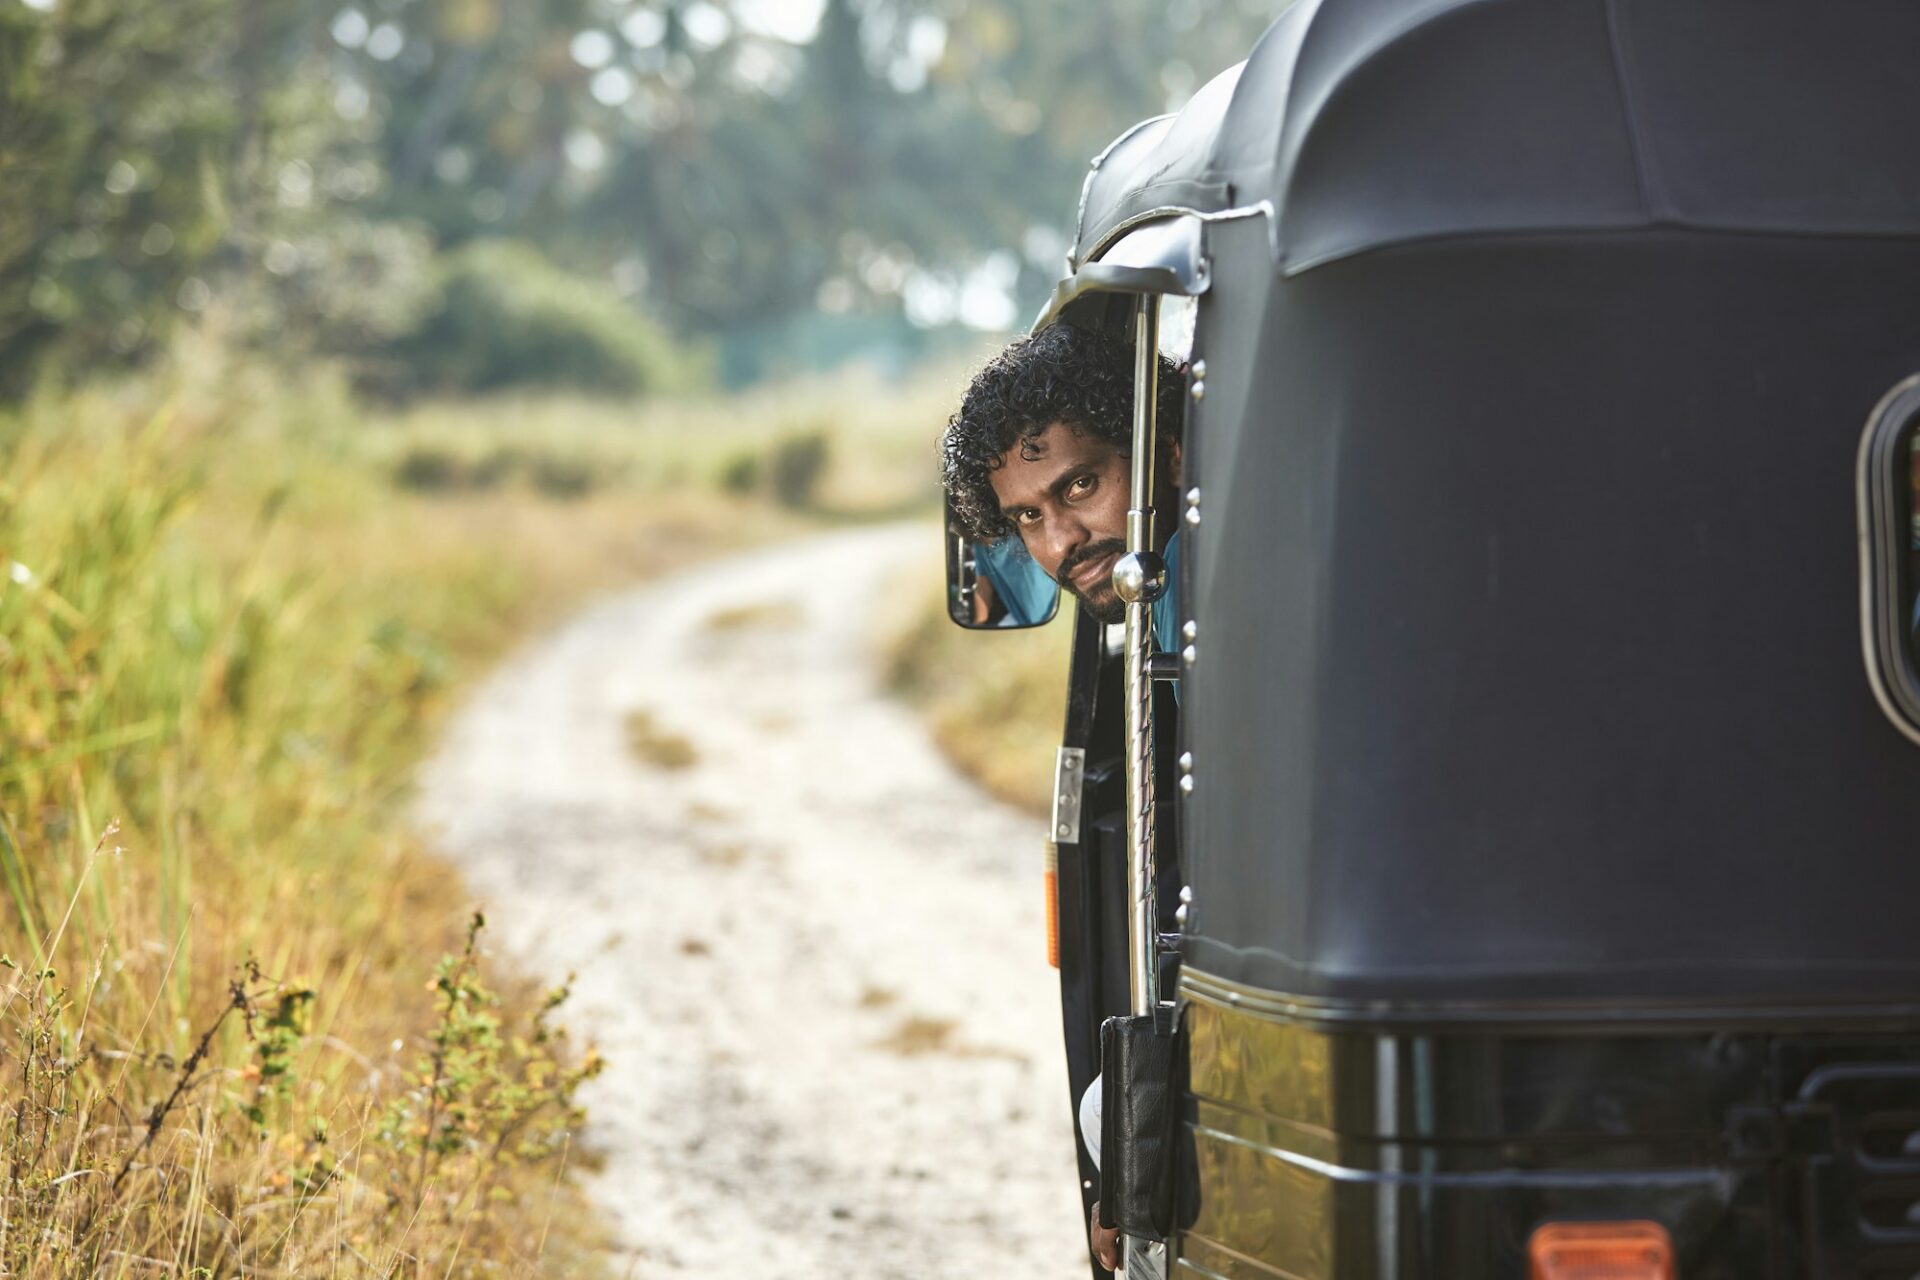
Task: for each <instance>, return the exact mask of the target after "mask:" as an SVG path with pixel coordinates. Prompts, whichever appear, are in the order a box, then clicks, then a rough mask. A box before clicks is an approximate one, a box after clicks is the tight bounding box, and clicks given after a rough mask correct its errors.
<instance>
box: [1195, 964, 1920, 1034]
mask: <svg viewBox="0 0 1920 1280" xmlns="http://www.w3.org/2000/svg"><path fill="white" fill-rule="evenodd" d="M1179 994H1180V995H1181V996H1183V997H1185V998H1187V999H1190V1000H1197V1001H1200V1002H1202V1003H1205V1004H1209V1005H1212V1006H1213V1007H1215V1008H1218V1009H1225V1010H1229V1011H1231V1012H1236V1013H1243V1014H1246V1015H1247V1016H1249V1017H1254V1018H1260V1019H1264V1020H1266V1021H1270V1022H1283V1023H1298V1024H1302V1025H1307V1026H1314V1025H1321V1026H1326V1025H1333V1026H1341V1027H1350V1028H1354V1029H1362V1028H1366V1027H1370V1026H1378V1027H1393V1028H1396V1029H1403V1028H1407V1027H1420V1026H1435V1027H1449V1028H1454V1029H1457V1030H1459V1031H1463V1032H1472V1031H1496V1030H1500V1029H1501V1028H1504V1027H1513V1026H1525V1027H1541V1026H1552V1027H1564V1028H1567V1029H1570V1030H1572V1029H1580V1028H1590V1029H1594V1030H1597V1031H1604V1032H1607V1033H1610V1034H1618V1033H1619V1032H1621V1031H1622V1030H1630V1029H1633V1028H1636V1027H1644V1028H1646V1029H1647V1030H1649V1031H1656V1030H1657V1031H1672V1030H1674V1029H1676V1028H1679V1027H1684V1026H1688V1025H1698V1026H1701V1027H1705V1028H1711V1029H1713V1030H1727V1029H1735V1028H1745V1027H1752V1028H1756V1029H1765V1028H1769V1027H1779V1026H1783V1025H1790V1026H1802V1025H1807V1024H1819V1025H1823V1026H1827V1025H1834V1026H1838V1027H1843V1028H1844V1029H1847V1030H1898V1031H1912V1030H1915V1029H1916V1028H1920V1001H1905V1002H1894V1001H1881V1002H1875V1003H1862V1002H1858V1001H1855V1002H1852V1003H1843V1002H1840V1001H1835V1002H1832V1003H1827V1004H1821V1003H1797V1004H1796V1003H1787V1004H1782V1003H1779V1002H1772V1001H1761V1000H1746V1001H1739V1000H1731V999H1729V1000H1723V1001H1701V1000H1674V1001H1670V1002H1663V1003H1656V1002H1653V1001H1643V1002H1637V1003H1632V1004H1623V1003H1621V1002H1620V1001H1618V1000H1458V1001H1443V1000H1329V999H1323V998H1320V997H1316V996H1299V995H1288V994H1286V993H1284V992H1279V991H1270V990H1267V989H1265V988H1263V987H1255V986H1250V985H1248V984H1246V983H1243V982H1236V981H1234V980H1233V979H1231V978H1222V977H1220V976H1218V975H1216V974H1211V973H1207V972H1205V971H1204V970H1200V969H1196V968H1195V967H1194V966H1193V962H1192V961H1191V960H1189V961H1187V962H1186V963H1184V964H1182V965H1181V966H1180V992H1179Z"/></svg>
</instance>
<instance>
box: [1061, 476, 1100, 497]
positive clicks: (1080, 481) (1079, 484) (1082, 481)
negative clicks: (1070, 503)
mask: <svg viewBox="0 0 1920 1280" xmlns="http://www.w3.org/2000/svg"><path fill="white" fill-rule="evenodd" d="M1094 481H1095V478H1094V477H1093V476H1080V477H1077V478H1076V479H1075V480H1074V482H1073V483H1072V484H1070V485H1068V486H1067V496H1068V497H1069V498H1083V497H1085V496H1086V495H1087V494H1089V493H1092V492H1093V487H1094Z"/></svg>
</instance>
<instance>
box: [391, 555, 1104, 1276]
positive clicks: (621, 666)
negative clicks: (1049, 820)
mask: <svg viewBox="0 0 1920 1280" xmlns="http://www.w3.org/2000/svg"><path fill="white" fill-rule="evenodd" d="M916 566H925V567H926V568H927V570H928V571H937V561H936V560H935V559H934V550H933V547H932V546H931V545H929V537H928V533H927V531H926V529H925V528H924V527H922V526H919V525H914V526H888V527H885V528H873V529H862V530H856V531H852V532H843V533H833V534H829V535H825V536H820V537H814V538H809V539H807V540H804V541H799V542H793V543H788V544H784V545H781V546H778V547H774V548H772V549H769V550H763V551H758V552H754V553H751V554H748V555H743V556H738V557H735V558H733V559H729V560H726V561H722V562H719V563H716V564H712V565H708V566H706V567H703V568H701V569H698V570H696V571H693V572H691V573H688V574H686V575H683V576H681V577H678V578H674V579H670V580H667V581H663V582H660V583H657V584H655V585H652V586H648V587H645V588H642V589H640V590H636V591H633V592H630V593H628V594H625V595H622V596H619V597H617V598H613V599H611V600H609V601H607V602H605V603H603V604H601V605H599V606H597V607H594V608H592V609H590V610H589V611H588V612H586V613H585V614H583V615H581V616H580V617H578V618H577V619H576V620H574V621H573V622H571V623H569V624H567V625H566V626H564V627H563V628H561V629H560V630H558V631H556V632H554V633H553V634H551V635H549V636H547V637H546V638H545V639H543V640H542V641H540V642H539V643H537V644H535V645H534V646H532V647H531V648H529V649H528V650H526V651H525V652H523V653H522V654H520V656H519V657H518V658H516V659H514V660H512V661H511V662H509V663H508V664H506V665H505V666H504V667H502V668H501V669H500V670H499V671H498V672H497V673H496V674H495V675H494V676H493V677H492V679H491V680H490V681H489V682H488V683H487V684H485V685H484V686H483V687H482V688H481V689H480V690H479V691H478V692H477V694H476V696H475V697H474V698H473V700H472V701H471V703H470V704H469V705H468V706H467V708H466V709H465V711H464V712H463V714H461V715H460V716H459V717H458V718H457V720H456V721H455V723H454V724H453V725H452V727H451V731H450V733H449V735H448V737H447V739H446V741H445V743H444V744H443V745H442V748H441V750H440V751H439V753H438V755H437V756H436V757H435V759H434V760H433V761H432V762H431V763H430V765H429V767H428V769H427V771H426V774H425V776H424V778H423V794H422V797H421V802H420V807H419V816H420V819H421V821H422V822H423V823H424V824H426V826H427V828H428V829H429V830H431V831H433V832H434V833H435V835H436V838H437V840H438V842H439V844H440V846H441V847H442V848H443V849H444V851H445V852H446V854H447V855H448V856H449V857H451V858H452V859H454V861H455V862H456V863H457V864H458V865H459V866H460V867H461V869H462V870H463V872H464V873H465V875H466V878H467V881H468V884H469V885H470V886H471V887H472V889H473V890H474V892H475V893H476V894H478V895H479V896H480V897H481V899H482V900H483V901H485V902H486V903H487V905H488V907H489V920H490V922H491V923H492V924H493V926H494V932H495V933H496V934H497V936H498V939H499V940H500V942H501V944H502V946H503V947H504V948H505V949H506V950H507V951H508V952H509V953H510V954H511V955H513V957H514V958H515V959H516V960H517V962H518V963H519V964H520V965H521V966H522V967H523V968H524V969H526V970H527V971H529V972H532V973H534V974H538V975H540V976H542V977H545V978H548V979H558V978H560V977H562V976H564V975H565V974H566V973H568V972H569V971H577V972H578V974H579V978H578V981H577V984H576V992H577V994H576V996H575V1001H574V1004H573V1005H571V1006H570V1010H571V1012H570V1014H569V1018H568V1021H569V1023H570V1025H571V1026H572V1027H573V1028H574V1030H575V1033H576V1035H577V1036H588V1037H591V1038H592V1039H594V1040H596V1041H597V1042H598V1043H599V1045H600V1046H601V1048H602V1050H603V1051H604V1052H605V1053H606V1055H607V1056H608V1058H609V1059H610V1061H611V1065H610V1066H609V1068H608V1070H607V1073H606V1074H605V1075H604V1076H603V1077H602V1078H601V1079H600V1080H598V1081H596V1082H594V1083H593V1085H592V1086H591V1087H590V1092H589V1094H588V1095H587V1098H586V1101H587V1104H588V1107H589V1110H590V1113H591V1120H590V1122H589V1125H588V1132H587V1134H586V1135H585V1141H586V1143H587V1145H588V1147H589V1149H590V1150H591V1152H592V1153H593V1154H594V1155H595V1156H596V1157H597V1158H598V1160H599V1167H598V1169H597V1170H596V1171H595V1172H593V1173H591V1174H589V1175H587V1178H586V1181H587V1186H588V1190H589V1192H590V1194H591V1195H592V1196H593V1197H594V1198H595V1200H596V1201H597V1202H598V1203H599V1204H600V1205H602V1206H603V1207H604V1208H605V1209H606V1210H607V1211H608V1216H609V1217H610V1219H611V1220H612V1222H613V1223H614V1225H615V1232H616V1238H617V1241H618V1245H619V1248H620V1250H621V1252H622V1256H623V1257H630V1258H631V1259H632V1260H633V1262H632V1270H631V1274H633V1275H635V1276H638V1277H651V1276H662V1277H671V1276H694V1275H698V1276H703V1277H712V1278H714V1280H731V1278H733V1277H745V1276H779V1277H812V1276H835V1277H848V1278H849V1280H869V1278H872V1280H884V1278H887V1277H916V1278H918V1277H928V1276H949V1275H954V1276H957V1275H968V1276H984V1275H993V1276H1008V1277H1022V1278H1024V1277H1042V1278H1043V1280H1044V1278H1049V1277H1057V1278H1059V1280H1068V1278H1069V1277H1084V1276H1085V1275H1086V1274H1087V1270H1086V1265H1085V1262H1084V1261H1083V1259H1084V1257H1085V1254H1084V1234H1083V1231H1082V1229H1081V1227H1080V1224H1079V1201H1078V1198H1077V1197H1076V1196H1075V1194H1074V1178H1075V1176H1076V1174H1075V1171H1074V1157H1073V1138H1072V1134H1071V1129H1070V1127H1069V1112H1068V1098H1067V1086H1066V1072H1065V1067H1064V1064H1063V1062H1062V1054H1061V1047H1060V1033H1059V1020H1058V1018H1059V1015H1058V998H1057V992H1058V987H1057V985H1056V981H1055V975H1054V973H1053V971H1052V970H1051V969H1048V968H1047V967H1046V965H1045V961H1044V955H1043V949H1044V934H1043V924H1042V916H1041V910H1040V848H1041V845H1040V842H1041V840H1042V838H1043V835H1044V832H1043V826H1044V824H1043V823H1041V822H1037V821H1035V820H1034V819H1032V818H1030V817H1026V816H1024V815H1021V814H1018V813H1014V812H1012V811H1009V810H1008V809H1006V808H1004V807H1003V806H1001V805H999V804H998V803H996V802H995V801H993V800H991V799H989V798H987V797H986V796H985V795H984V794H982V793H981V792H980V791H978V790H977V789H976V788H974V787H973V786H972V785H971V784H969V783H967V782H966V781H964V780H962V779H961V778H960V777H958V776H957V775H956V774H955V773H954V772H953V770H952V769H951V768H950V767H949V766H948V765H947V764H946V763H945V762H944V761H943V760H942V759H941V757H940V756H939V755H938V753H937V752H936V751H935V749H934V748H933V746H932V744H931V743H930V742H929V741H928V739H927V736H926V734H925V732H924V730H923V729H922V728H921V726H920V724H919V723H918V722H917V721H916V720H915V718H914V717H913V716H912V715H911V714H910V713H909V712H908V711H906V710H905V709H903V708H901V707H900V706H898V705H897V704H895V703H893V702H891V701H889V700H887V699H886V698H885V697H884V696H883V695H882V694H881V692H880V691H879V689H878V688H877V686H876V682H875V675H874V672H873V670H872V665H871V658H870V654H869V641H868V634H869V632H870V630H871V628H870V626H869V625H868V622H867V618H868V615H869V614H870V613H871V612H872V611H873V610H874V609H875V608H876V607H878V605H879V602H880V601H881V598H882V596H883V593H884V592H885V590H886V589H887V587H888V585H889V584H890V583H894V582H896V581H897V580H898V577H899V575H901V574H902V573H907V572H911V571H912V570H913V569H914V568H915V567H916ZM634 713H639V716H638V717H637V718H635V717H634ZM636 733H637V735H638V736H639V737H640V738H641V739H643V743H642V747H641V749H640V750H636V749H635V748H634V747H633V746H632V745H631V744H630V741H629V738H630V736H632V735H635V734H636ZM623 1265H624V1264H623ZM620 1269H622V1268H616V1270H620Z"/></svg>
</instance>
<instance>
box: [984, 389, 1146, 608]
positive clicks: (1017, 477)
mask: <svg viewBox="0 0 1920 1280" xmlns="http://www.w3.org/2000/svg"><path fill="white" fill-rule="evenodd" d="M992 479H993V492H994V496H995V497H997V498H999V500H1000V511H1001V514H1003V515H1005V516H1006V517H1007V519H1008V520H1009V521H1011V522H1012V524H1013V527H1014V528H1015V529H1016V530H1018V531H1019V533H1020V540H1021V541H1022V542H1024V543H1026V544H1027V552H1028V554H1030V555H1031V556H1032V557H1033V558H1034V561H1035V562H1036V563H1037V564H1039V566H1040V567H1041V568H1042V569H1044V570H1046V572H1047V575H1048V576H1049V577H1051V578H1052V579H1053V580H1054V581H1055V582H1058V583H1059V584H1060V585H1061V586H1063V587H1065V588H1066V589H1067V590H1068V591H1071V592H1072V593H1073V594H1074V595H1075V596H1076V597H1078V598H1079V600H1080V602H1081V603H1082V604H1084V605H1086V606H1087V611H1088V612H1089V613H1091V614H1092V615H1093V616H1094V617H1096V618H1098V619H1099V620H1100V621H1102V622H1119V621H1120V620H1121V619H1122V618H1123V617H1125V615H1126V606H1125V605H1124V604H1123V603H1122V602H1121V600H1120V597H1119V596H1117V595H1115V594H1114V590H1113V565H1114V561H1116V560H1118V559H1119V558H1120V557H1121V556H1122V555H1124V554H1125V553H1126V550H1127V499H1128V493H1127V490H1128V484H1129V481H1130V464H1129V462H1128V460H1127V455H1126V454H1124V453H1122V452H1120V450H1119V449H1118V448H1117V447H1116V446H1115V445H1113V444H1112V443H1111V442H1110V441H1106V440H1102V439H1100V438H1098V437H1097V436H1093V435H1091V434H1086V433H1082V432H1079V431H1075V430H1074V429H1073V428H1072V427H1070V426H1068V425H1067V424H1066V423H1064V422H1055V423H1051V424H1049V425H1048V426H1047V428H1046V430H1044V431H1042V432H1041V433H1040V434H1039V435H1038V436H1036V437H1034V438H1033V439H1031V440H1023V441H1021V442H1020V443H1019V444H1017V445H1015V446H1014V447H1013V448H1012V449H1011V450H1009V451H1008V452H1007V453H1006V455H1005V456H1004V457H1002V458H1001V460H1000V466H999V469H998V470H996V471H995V472H994V473H993V477H992Z"/></svg>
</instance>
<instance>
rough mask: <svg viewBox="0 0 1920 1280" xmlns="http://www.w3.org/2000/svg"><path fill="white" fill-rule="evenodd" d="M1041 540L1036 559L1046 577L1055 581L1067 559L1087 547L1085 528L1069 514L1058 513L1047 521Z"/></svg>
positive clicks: (1083, 524)
mask: <svg viewBox="0 0 1920 1280" xmlns="http://www.w3.org/2000/svg"><path fill="white" fill-rule="evenodd" d="M1041 540H1042V543H1043V546H1042V549H1041V551H1040V554H1039V556H1038V557H1036V558H1038V559H1039V560H1040V562H1041V563H1040V567H1041V568H1042V569H1045V570H1046V571H1047V574H1048V576H1049V577H1052V578H1056V579H1057V578H1058V577H1059V576H1060V566H1061V565H1062V564H1065V563H1066V560H1067V557H1068V556H1070V555H1072V554H1073V553H1074V552H1076V551H1078V550H1079V549H1080V548H1081V547H1084V546H1086V545H1087V540H1088V539H1087V526H1086V524H1085V523H1084V522H1082V521H1081V520H1080V519H1079V517H1078V516H1076V515H1074V514H1072V513H1071V512H1060V513H1058V514H1056V515H1055V516H1054V517H1053V518H1052V519H1050V520H1048V521H1047V524H1046V530H1045V532H1044V533H1043V534H1042V535H1041Z"/></svg>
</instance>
